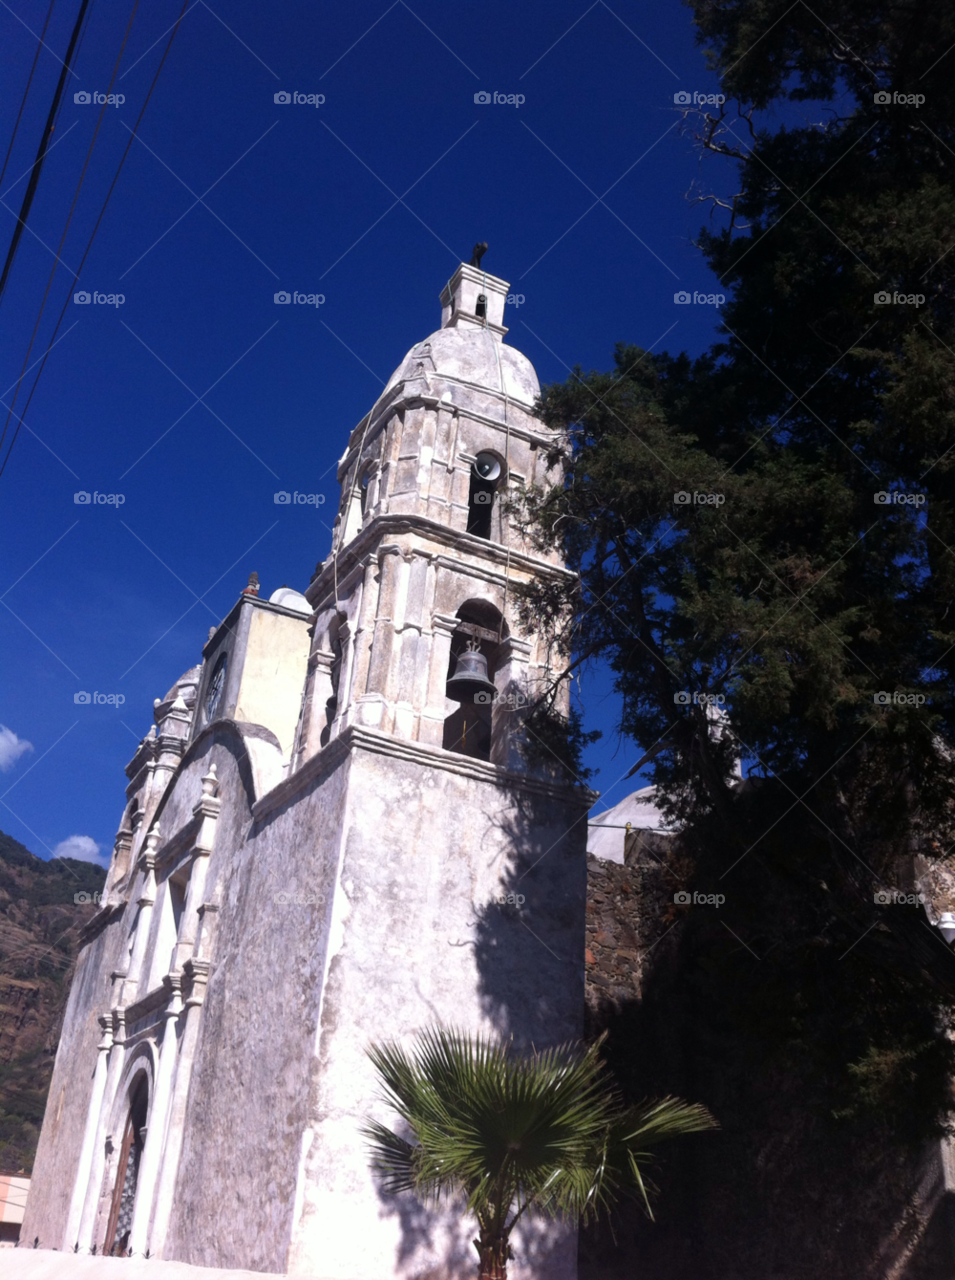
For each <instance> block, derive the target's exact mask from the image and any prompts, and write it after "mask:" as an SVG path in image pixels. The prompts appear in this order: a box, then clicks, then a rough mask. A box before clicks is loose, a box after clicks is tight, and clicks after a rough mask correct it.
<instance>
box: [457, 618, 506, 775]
mask: <svg viewBox="0 0 955 1280" xmlns="http://www.w3.org/2000/svg"><path fill="white" fill-rule="evenodd" d="M455 616H456V617H457V619H458V625H457V627H456V628H455V630H454V632H453V633H452V636H451V657H450V661H449V663H448V673H447V679H448V680H450V679H451V677H452V676H453V675H454V673H455V670H456V669H457V665H458V659H459V658H460V656H461V655H462V654H463V653H464V651H465V650H466V649H467V648H469V647H475V646H476V647H477V649H478V651H479V652H480V653H481V654H483V655H484V658H485V660H486V661H487V674H488V679H489V680H490V681H491V682H492V684H493V682H494V676H495V673H496V671H497V668H498V665H499V663H500V661H501V647H502V644H503V642H504V641H505V640H506V639H507V637H508V629H507V623H506V622H505V621H504V620H503V618H502V616H501V611H500V610H499V609H498V608H496V607H495V606H494V605H493V604H491V602H490V601H489V600H466V601H465V603H464V604H463V605H461V607H460V608H459V609H458V610H457V613H456V615H455ZM441 745H442V746H443V747H444V749H445V751H454V752H457V753H458V754H459V755H464V756H469V757H471V759H474V760H490V759H491V756H492V752H493V746H494V702H493V698H490V699H489V700H488V701H484V700H483V699H481V700H479V701H468V702H456V703H454V704H453V709H452V710H451V711H450V713H449V714H448V716H447V717H446V718H445V721H444V737H443V740H442V744H441Z"/></svg>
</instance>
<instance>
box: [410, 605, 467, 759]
mask: <svg viewBox="0 0 955 1280" xmlns="http://www.w3.org/2000/svg"><path fill="white" fill-rule="evenodd" d="M459 621H460V619H458V618H456V617H453V616H452V615H451V614H444V613H436V614H435V615H434V616H433V617H432V619H431V629H432V640H431V654H430V659H431V661H430V666H429V669H428V693H427V702H426V704H425V706H424V708H423V709H422V712H421V718H420V720H419V721H418V741H419V742H426V743H428V744H429V745H431V746H433V747H440V746H441V743H442V741H443V739H444V720H445V716H446V714H447V695H446V694H445V692H444V691H445V689H446V688H447V684H448V667H449V666H450V664H451V637H452V636H453V635H454V633H455V631H456V630H457V627H458V622H459Z"/></svg>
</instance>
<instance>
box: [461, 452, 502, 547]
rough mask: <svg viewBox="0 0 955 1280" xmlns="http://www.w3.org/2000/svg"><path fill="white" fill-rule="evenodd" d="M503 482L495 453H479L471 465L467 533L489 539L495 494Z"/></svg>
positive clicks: (499, 462)
mask: <svg viewBox="0 0 955 1280" xmlns="http://www.w3.org/2000/svg"><path fill="white" fill-rule="evenodd" d="M503 482H504V464H503V462H502V460H501V459H500V458H499V457H498V456H497V454H496V453H491V452H490V451H485V452H483V453H479V454H478V456H477V457H476V458H475V460H474V463H473V465H472V467H471V486H470V489H469V490H468V524H467V531H468V533H473V534H474V535H475V536H476V537H478V538H484V539H486V540H487V541H488V542H490V540H491V531H492V526H493V514H494V503H495V495H496V494H497V491H498V489H499V488H500V487H501V485H502V484H503Z"/></svg>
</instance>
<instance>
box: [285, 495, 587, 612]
mask: <svg viewBox="0 0 955 1280" xmlns="http://www.w3.org/2000/svg"><path fill="white" fill-rule="evenodd" d="M402 533H416V534H419V535H420V536H421V537H425V538H429V539H430V540H431V541H432V542H436V543H438V544H440V545H442V546H443V547H444V548H445V552H444V553H442V552H440V551H438V552H435V551H432V550H429V549H428V548H425V547H413V548H411V551H412V553H413V554H417V555H423V554H428V555H430V556H431V557H432V558H433V559H434V560H435V561H436V562H437V563H439V564H441V565H443V566H448V567H452V568H454V569H455V570H456V571H457V572H459V573H462V574H470V575H472V576H475V577H482V578H485V579H486V580H487V581H489V582H494V583H495V584H498V585H501V586H503V583H504V579H505V571H506V570H507V568H508V548H507V547H506V546H505V545H504V543H503V542H489V541H487V540H486V539H484V538H479V537H478V536H477V534H474V533H466V532H465V531H464V530H461V529H449V528H448V526H447V525H444V524H440V523H439V522H438V521H437V520H432V519H430V518H429V517H428V516H416V515H407V514H400V515H398V514H396V515H391V514H387V515H378V516H375V517H374V518H373V519H372V520H371V521H370V522H369V523H368V524H367V525H366V526H365V528H364V529H362V530H360V531H359V532H358V533H357V534H356V535H355V537H354V538H353V539H352V541H351V542H350V543H349V545H348V547H347V548H344V549H343V550H347V551H348V552H349V553H351V554H355V555H364V554H366V553H367V551H368V550H369V549H370V548H371V545H372V544H373V543H374V542H376V541H377V540H379V539H384V538H387V537H389V536H394V535H397V534H402ZM352 548H354V551H352ZM386 548H387V549H386ZM405 551H406V549H405V548H403V547H400V546H399V545H397V544H395V543H387V544H385V543H382V544H381V545H380V546H379V548H378V553H377V554H378V556H379V557H380V556H381V555H384V554H391V553H392V552H397V553H398V554H404V553H405ZM448 551H451V552H456V553H458V554H460V555H464V556H475V557H478V558H479V559H481V560H484V561H489V562H490V563H491V564H493V565H500V567H501V572H500V573H496V572H495V571H494V570H493V569H490V568H486V567H484V566H479V565H476V564H471V563H464V562H461V561H458V560H449V559H448V555H447V552H448ZM516 570H522V571H523V572H524V573H526V574H527V575H528V576H532V577H539V578H541V577H542V578H552V579H553V578H557V579H563V580H564V581H565V582H573V581H575V580H576V578H577V575H576V574H575V573H574V572H573V571H572V570H570V569H565V568H564V567H563V565H559V564H552V563H551V561H549V560H541V559H540V558H538V557H537V556H531V555H528V554H527V553H526V552H523V551H516V550H514V549H513V548H512V549H511V552H510V572H511V573H513V572H515V571H516ZM333 581H334V579H333V574H332V566H331V562H330V561H329V562H328V563H327V564H326V566H325V567H324V568H323V570H322V572H321V573H320V574H319V575H318V577H317V578H315V579H314V580H313V581H312V582H311V583H310V585H309V587H308V590H307V592H306V597H307V599H308V602H309V604H311V605H312V608H313V610H317V609H320V608H322V607H323V606H324V603H325V596H326V594H329V593H333V592H334V586H333ZM342 585H343V579H342V578H341V577H339V580H338V586H339V595H340V594H341V588H342Z"/></svg>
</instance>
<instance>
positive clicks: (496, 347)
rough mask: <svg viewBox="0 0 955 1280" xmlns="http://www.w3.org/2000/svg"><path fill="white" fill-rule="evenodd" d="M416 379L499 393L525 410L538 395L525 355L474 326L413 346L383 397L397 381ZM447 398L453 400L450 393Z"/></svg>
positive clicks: (449, 330)
mask: <svg viewBox="0 0 955 1280" xmlns="http://www.w3.org/2000/svg"><path fill="white" fill-rule="evenodd" d="M418 378H427V379H428V380H429V381H430V380H431V379H433V378H437V379H441V380H443V381H447V382H450V383H452V384H454V383H457V384H459V385H460V386H461V387H462V388H480V389H486V390H490V391H497V392H503V393H504V394H505V395H507V397H508V398H509V399H511V400H517V401H519V402H520V403H521V404H524V405H527V406H528V407H530V406H531V405H532V404H533V403H534V401H535V400H536V399H537V397H538V395H539V394H540V383H539V382H538V380H537V374H536V373H535V371H534V366H533V365H532V364H531V362H530V360H528V358H527V356H525V355H522V354H521V352H520V351H518V350H516V349H515V348H514V347H508V346H506V345H505V344H504V343H503V342H501V341H500V339H498V338H496V337H495V336H494V335H493V334H492V333H490V332H489V331H488V330H487V329H480V328H478V327H476V326H469V327H467V328H444V329H437V330H436V331H435V332H434V333H432V334H431V335H430V336H429V337H427V338H425V339H424V341H423V342H418V343H415V345H414V346H413V347H412V348H411V350H410V351H409V352H408V354H407V355H406V356H405V358H404V360H402V362H401V364H400V365H399V366H398V368H397V369H396V370H395V372H394V373H393V374H392V375H391V378H390V379H389V381H388V386H387V387H386V388H385V394H387V392H388V391H390V390H391V388H392V387H393V386H394V385H395V384H396V383H397V382H401V381H405V382H410V381H413V380H415V379H418ZM451 398H452V400H455V399H456V397H455V395H454V393H453V390H452V397H451Z"/></svg>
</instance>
